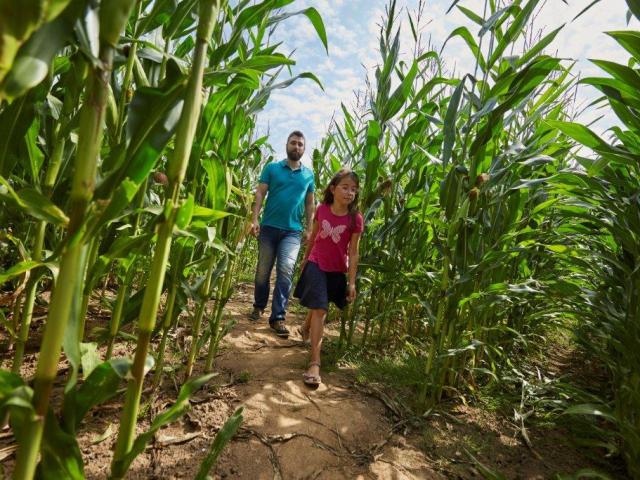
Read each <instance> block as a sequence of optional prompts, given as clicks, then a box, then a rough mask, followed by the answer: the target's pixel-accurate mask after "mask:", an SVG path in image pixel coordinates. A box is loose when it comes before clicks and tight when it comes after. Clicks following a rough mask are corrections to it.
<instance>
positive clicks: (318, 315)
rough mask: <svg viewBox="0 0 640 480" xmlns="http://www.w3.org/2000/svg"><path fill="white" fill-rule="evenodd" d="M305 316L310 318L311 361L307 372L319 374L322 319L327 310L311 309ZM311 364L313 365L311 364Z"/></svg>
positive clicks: (322, 330) (322, 331)
mask: <svg viewBox="0 0 640 480" xmlns="http://www.w3.org/2000/svg"><path fill="white" fill-rule="evenodd" d="M309 313H310V315H308V317H307V318H309V320H310V330H309V337H310V340H311V361H310V362H309V363H310V365H309V368H308V369H307V373H308V374H309V375H320V347H322V336H323V334H324V319H325V317H326V316H327V311H326V310H324V309H320V308H317V309H313V310H311V311H310V312H309ZM312 364H313V365H312Z"/></svg>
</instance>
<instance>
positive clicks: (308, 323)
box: [302, 310, 313, 340]
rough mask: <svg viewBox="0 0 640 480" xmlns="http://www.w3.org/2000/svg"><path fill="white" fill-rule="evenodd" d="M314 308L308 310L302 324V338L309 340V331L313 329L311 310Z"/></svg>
mask: <svg viewBox="0 0 640 480" xmlns="http://www.w3.org/2000/svg"><path fill="white" fill-rule="evenodd" d="M312 311H313V310H309V311H308V312H307V316H306V317H305V319H304V323H303V324H302V339H303V340H307V339H308V338H309V332H310V331H311V312H312Z"/></svg>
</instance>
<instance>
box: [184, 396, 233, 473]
mask: <svg viewBox="0 0 640 480" xmlns="http://www.w3.org/2000/svg"><path fill="white" fill-rule="evenodd" d="M242 420H243V418H242V407H240V408H238V409H237V410H236V411H235V412H234V413H233V415H231V416H230V417H229V418H228V419H227V421H226V422H224V425H223V426H222V428H221V429H220V430H219V431H218V433H217V434H216V437H215V438H214V439H213V443H212V444H211V447H209V451H208V452H207V455H206V456H205V457H204V460H203V461H202V463H201V464H200V469H199V470H198V473H197V474H196V476H195V477H194V478H195V480H207V478H209V472H210V471H211V469H212V468H213V467H214V465H215V464H216V461H217V460H218V457H219V456H220V453H222V450H223V449H224V447H225V446H226V445H227V444H228V443H229V442H230V441H231V439H232V438H233V436H234V435H235V434H236V432H237V431H238V428H240V425H241V424H242Z"/></svg>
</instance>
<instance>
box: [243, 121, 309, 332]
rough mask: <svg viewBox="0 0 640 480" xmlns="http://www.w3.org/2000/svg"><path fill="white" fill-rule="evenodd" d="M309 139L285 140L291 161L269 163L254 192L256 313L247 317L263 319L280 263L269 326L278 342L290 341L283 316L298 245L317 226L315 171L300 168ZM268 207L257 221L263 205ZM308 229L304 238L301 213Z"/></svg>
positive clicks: (291, 136)
mask: <svg viewBox="0 0 640 480" xmlns="http://www.w3.org/2000/svg"><path fill="white" fill-rule="evenodd" d="M304 148H305V138H304V135H303V134H302V132H300V131H298V130H296V131H293V132H291V133H290V134H289V138H287V158H286V159H285V160H281V161H279V162H273V163H270V164H268V165H267V166H266V167H265V168H264V170H263V171H262V174H261V175H260V181H259V184H258V187H257V188H256V199H255V203H254V205H253V219H252V223H251V233H252V234H253V235H254V236H256V237H257V238H258V265H257V268H256V276H255V293H254V300H255V301H254V304H253V311H252V312H251V314H250V315H249V318H250V319H251V320H253V321H257V320H259V319H260V317H261V315H262V312H263V311H264V309H265V307H266V306H267V301H268V299H269V279H270V277H271V270H272V269H273V264H274V262H275V264H276V284H275V287H274V288H273V298H272V302H271V315H270V316H269V325H271V328H272V329H273V330H274V331H275V333H276V335H278V336H279V337H283V338H287V337H288V336H289V330H288V329H287V327H286V326H285V314H286V311H287V303H288V302H289V292H290V291H291V277H292V276H293V271H294V268H295V263H296V258H297V257H298V251H299V250H300V240H301V238H302V237H303V236H304V240H305V242H306V241H307V240H308V238H309V235H310V233H311V229H312V225H313V208H314V198H313V192H314V190H315V186H314V182H313V172H312V171H311V170H310V169H309V168H307V167H305V166H303V165H302V163H301V162H300V159H301V158H302V155H303V154H304ZM265 196H266V197H267V202H266V206H265V210H264V214H263V215H262V222H259V221H258V217H259V215H260V209H261V208H262V202H263V200H264V198H265ZM303 210H304V212H305V216H306V222H307V227H306V230H304V233H303V226H302V211H303Z"/></svg>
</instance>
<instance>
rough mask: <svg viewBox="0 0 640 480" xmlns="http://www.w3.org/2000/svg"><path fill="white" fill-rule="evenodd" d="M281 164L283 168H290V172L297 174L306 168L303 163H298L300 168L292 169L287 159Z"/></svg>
mask: <svg viewBox="0 0 640 480" xmlns="http://www.w3.org/2000/svg"><path fill="white" fill-rule="evenodd" d="M280 163H281V164H282V166H283V167H284V168H288V169H289V170H291V171H293V172H297V171H298V170H302V169H303V168H304V165H303V164H302V162H301V161H299V162H298V163H299V166H298V168H296V169H293V168H291V166H289V160H288V159H287V158H285V159H284V160H282V161H281V162H280Z"/></svg>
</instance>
